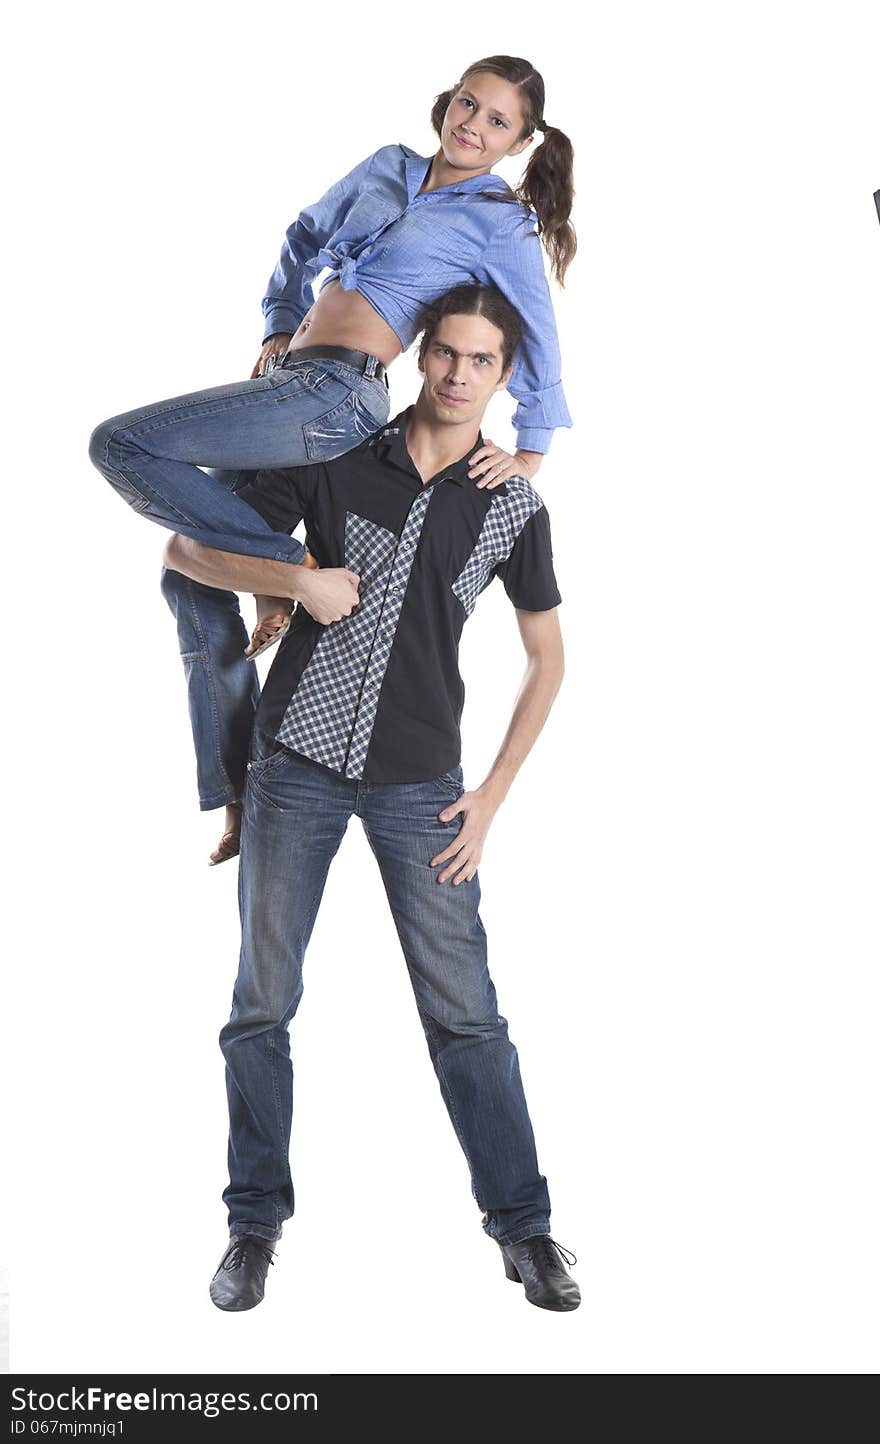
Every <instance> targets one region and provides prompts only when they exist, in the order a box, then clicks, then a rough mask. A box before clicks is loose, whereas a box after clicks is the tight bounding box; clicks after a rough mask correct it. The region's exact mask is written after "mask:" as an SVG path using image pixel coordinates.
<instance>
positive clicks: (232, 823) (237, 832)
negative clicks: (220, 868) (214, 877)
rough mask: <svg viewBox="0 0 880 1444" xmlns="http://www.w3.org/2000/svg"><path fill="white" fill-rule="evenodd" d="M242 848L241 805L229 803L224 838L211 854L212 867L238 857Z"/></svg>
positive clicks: (210, 864)
mask: <svg viewBox="0 0 880 1444" xmlns="http://www.w3.org/2000/svg"><path fill="white" fill-rule="evenodd" d="M240 848H241V803H240V802H227V804H226V818H225V825H224V829H223V836H222V837H221V839H220V841H219V842H218V844H217V846H216V847H215V849H214V851H213V852H212V853H211V860H210V863H209V866H210V867H216V866H217V864H218V862H228V861H229V859H230V858H231V857H237V856H238V853H239V850H240Z"/></svg>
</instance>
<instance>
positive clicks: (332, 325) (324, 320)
mask: <svg viewBox="0 0 880 1444" xmlns="http://www.w3.org/2000/svg"><path fill="white" fill-rule="evenodd" d="M300 346H349V347H351V349H352V350H354V351H365V352H366V354H367V355H368V356H378V358H379V360H380V361H381V362H382V364H383V365H384V366H388V365H390V363H391V362H392V361H393V360H394V358H395V356H399V355H400V353H401V351H402V350H403V347H402V346H401V344H400V341H399V340H398V338H397V336H396V335H395V334H394V332H393V331H392V329H391V327H390V326H389V325H388V322H387V321H383V320H382V317H381V316H380V315H379V312H378V311H376V310H374V308H373V307H372V306H371V305H370V303H369V301H368V300H367V299H366V297H365V296H362V295H361V293H360V291H343V289H342V287H341V286H340V284H339V281H338V280H332V281H328V283H327V285H326V286H324V288H323V290H322V291H321V293H320V295H319V296H318V299H317V301H316V302H315V304H314V305H313V306H312V309H311V310H310V311H309V312H308V313H307V314H306V316H305V319H304V320H303V322H302V325H301V326H300V328H299V330H298V331H297V332H296V335H295V336H294V337H293V340H292V341H291V343H290V349H291V351H293V350H298V349H299V347H300Z"/></svg>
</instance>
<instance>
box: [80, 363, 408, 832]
mask: <svg viewBox="0 0 880 1444" xmlns="http://www.w3.org/2000/svg"><path fill="white" fill-rule="evenodd" d="M296 357H297V352H296V351H288V353H287V355H286V356H285V358H284V360H283V361H282V363H281V365H280V366H278V367H277V368H276V369H275V370H274V371H270V372H269V374H268V375H267V376H260V377H257V378H255V379H253V380H250V381H238V382H235V383H233V384H232V385H230V386H215V387H212V388H210V389H209V390H207V391H194V392H191V393H190V394H189V395H185V396H176V397H173V398H171V399H170V400H167V401H159V402H156V403H154V404H153V405H152V406H145V407H142V408H141V409H140V410H137V411H129V412H125V413H124V414H122V415H120V416H114V417H111V418H110V419H109V420H108V421H104V422H102V423H101V425H100V426H97V427H96V428H95V430H94V432H93V433H92V438H91V443H90V447H89V452H90V455H91V458H92V461H93V462H94V464H95V465H96V466H97V468H98V470H99V471H100V472H101V473H102V475H103V476H105V477H106V478H107V480H108V481H109V482H110V484H111V486H113V488H114V489H115V490H116V491H117V492H118V493H119V495H120V496H121V497H122V498H123V499H124V500H125V501H127V502H128V503H129V505H130V506H131V507H133V508H134V510H135V511H137V512H139V513H140V514H141V515H142V516H145V517H147V518H148V519H149V520H150V521H154V522H156V523H157V524H158V525H160V526H164V527H167V528H169V529H170V530H171V531H177V532H180V533H181V535H183V536H188V537H192V538H193V539H194V540H196V541H200V542H203V543H205V544H206V545H207V546H212V547H216V548H217V549H218V550H219V551H229V552H238V553H239V554H241V555H244V556H257V557H267V558H269V560H271V561H287V562H301V561H302V559H303V556H304V555H305V548H304V547H303V545H302V543H301V542H299V541H296V540H295V539H294V538H293V537H291V536H288V535H287V534H286V533H284V532H275V531H273V530H272V528H271V526H269V524H268V522H266V521H264V520H263V518H262V517H261V516H260V515H259V513H258V512H256V511H254V509H253V507H251V506H248V504H247V503H246V502H244V501H242V500H241V499H240V498H239V497H238V495H237V494H236V488H237V487H238V486H240V485H241V484H242V482H243V481H244V480H246V479H247V478H248V477H249V476H250V475H251V474H252V473H253V472H254V471H256V470H259V469H260V468H261V467H275V468H280V467H287V466H303V465H305V464H306V463H308V462H312V461H329V460H332V459H333V458H334V457H337V456H343V455H344V454H345V452H347V451H351V450H352V449H353V448H354V447H355V446H359V445H360V443H361V442H362V441H363V440H364V439H365V437H367V436H370V435H372V433H373V432H374V431H376V430H378V428H379V427H380V426H383V425H384V423H385V422H386V421H387V420H388V411H389V397H388V390H387V387H386V386H385V384H384V382H382V381H380V380H378V379H377V378H376V376H375V374H374V372H375V364H376V363H375V358H370V359H369V360H368V362H367V363H366V370H365V372H363V373H361V372H359V371H358V369H357V368H356V367H355V366H351V365H349V364H348V363H347V362H343V361H339V360H337V359H335V358H332V357H323V358H322V357H318V358H314V357H309V358H307V359H306V360H301V361H298V360H297V359H296ZM162 591H163V594H164V596H165V599H166V601H167V602H168V604H169V606H170V607H171V610H172V612H173V613H174V615H175V617H176V619H177V629H178V643H179V646H180V653H181V657H182V660H183V664H184V668H185V671H186V678H187V690H188V696H189V710H190V719H191V721H192V727H193V740H194V742H195V749H196V764H197V771H198V786H199V802H200V806H201V807H202V808H203V809H207V808H213V807H220V806H222V805H223V804H224V803H227V802H235V801H237V800H238V799H239V798H240V797H241V790H242V786H243V782H244V769H245V766H246V763H247V754H248V743H249V738H250V731H251V725H252V722H253V711H254V707H255V705H256V700H257V697H258V695H259V684H258V681H257V672H256V668H255V667H254V665H253V663H252V662H247V661H246V660H245V658H244V657H243V656H242V653H243V651H244V648H245V647H246V646H247V642H248V637H247V632H246V630H245V627H244V623H243V622H242V620H241V615H240V612H239V608H238V600H237V598H236V596H235V594H234V593H233V592H227V591H222V590H220V589H215V588H211V587H204V586H201V585H200V584H199V583H197V582H191V581H189V579H188V578H186V577H184V576H181V575H180V573H178V572H171V571H168V570H167V569H165V570H163V575H162Z"/></svg>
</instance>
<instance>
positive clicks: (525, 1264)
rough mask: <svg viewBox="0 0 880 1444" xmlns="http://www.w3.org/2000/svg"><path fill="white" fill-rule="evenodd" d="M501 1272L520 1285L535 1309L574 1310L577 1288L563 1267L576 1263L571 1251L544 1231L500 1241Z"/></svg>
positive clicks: (579, 1293)
mask: <svg viewBox="0 0 880 1444" xmlns="http://www.w3.org/2000/svg"><path fill="white" fill-rule="evenodd" d="M500 1247H501V1252H502V1254H503V1255H504V1272H505V1273H506V1274H507V1277H508V1278H509V1279H512V1280H513V1282H514V1283H517V1284H522V1285H523V1287H524V1288H525V1291H526V1298H527V1299H528V1301H529V1303H530V1304H537V1306H538V1308H539V1309H556V1310H557V1312H559V1313H562V1312H565V1311H567V1310H568V1309H576V1308H577V1306H578V1304H579V1303H580V1301H581V1291H580V1289H579V1288H578V1286H577V1284H576V1283H575V1281H574V1279H573V1278H572V1276H571V1274H570V1273H569V1272H568V1269H567V1268H566V1267H565V1263H563V1262H562V1260H563V1259H565V1261H566V1262H567V1263H577V1259H576V1258H575V1256H574V1254H573V1253H569V1251H568V1249H564V1248H563V1247H562V1246H561V1244H558V1243H556V1241H555V1240H554V1239H552V1238H551V1237H550V1235H549V1234H546V1233H538V1234H533V1235H532V1237H531V1238H524V1239H522V1240H521V1241H520V1242H519V1243H503V1244H501V1246H500Z"/></svg>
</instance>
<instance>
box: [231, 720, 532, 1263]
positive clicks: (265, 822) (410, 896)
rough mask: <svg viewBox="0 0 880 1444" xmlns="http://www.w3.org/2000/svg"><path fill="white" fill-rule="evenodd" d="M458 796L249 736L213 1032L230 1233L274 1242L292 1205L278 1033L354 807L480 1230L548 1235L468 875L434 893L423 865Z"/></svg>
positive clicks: (287, 1102)
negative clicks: (226, 985) (225, 991)
mask: <svg viewBox="0 0 880 1444" xmlns="http://www.w3.org/2000/svg"><path fill="white" fill-rule="evenodd" d="M463 791H464V780H463V775H462V769H461V766H458V767H455V768H453V769H452V770H451V771H450V772H447V773H444V774H443V776H441V777H438V778H435V779H434V780H433V781H431V782H416V783H405V784H370V783H364V782H363V781H355V780H354V779H352V778H347V777H343V776H340V775H339V774H338V773H334V772H331V771H330V770H329V769H327V768H324V767H322V766H321V765H320V763H316V762H312V761H310V760H308V759H303V758H299V757H296V756H295V755H294V754H292V753H290V752H287V751H286V750H285V749H284V748H283V747H281V746H280V745H279V744H278V743H277V742H275V741H274V740H270V739H269V738H267V737H266V736H265V735H264V734H263V733H261V732H259V731H255V733H254V753H253V757H252V760H251V762H250V764H249V771H248V781H247V786H246V788H245V799H244V809H243V811H244V818H243V828H242V849H241V873H240V882H239V900H240V905H241V920H242V946H241V959H240V964H239V972H238V978H237V981H236V984H235V989H234V993H233V1005H232V1015H231V1017H230V1019H229V1022H228V1023H227V1025H226V1026H225V1027H224V1028H223V1030H222V1032H221V1034H220V1046H221V1048H222V1051H223V1054H224V1057H225V1059H226V1085H227V1094H228V1101H229V1122H230V1131H229V1179H230V1181H229V1185H228V1187H227V1188H226V1189H225V1190H224V1193H223V1199H224V1202H225V1203H226V1205H227V1208H228V1211H229V1225H230V1232H231V1233H233V1234H235V1233H256V1234H258V1235H260V1236H261V1237H263V1238H267V1239H273V1238H276V1237H277V1236H278V1234H279V1232H280V1230H281V1226H282V1224H283V1223H284V1221H285V1219H287V1218H290V1217H291V1216H292V1214H293V1211H294V1190H293V1182H292V1178H291V1171H290V1162H289V1146H290V1130H291V1118H292V1102H293V1088H292V1083H293V1069H292V1065H291V1059H290V1039H289V1035H288V1025H289V1023H290V1021H291V1019H292V1018H293V1017H294V1015H295V1013H296V1010H297V1007H298V1005H299V1000H300V997H301V996H302V987H303V982H302V967H303V957H304V954H305V950H306V947H307V945H308V942H309V938H310V936H311V933H312V928H313V926H314V922H315V918H316V915H317V912H318V907H319V904H320V901H321V896H322V894H323V891H324V884H325V882H326V879H327V874H328V871H329V868H330V863H331V861H332V859H333V857H334V856H335V854H336V852H337V850H338V848H339V845H340V843H341V841H342V838H343V836H344V834H345V830H346V827H347V826H348V820H349V818H350V817H351V815H352V813H356V814H357V816H358V817H359V818H360V819H361V822H362V824H363V827H364V831H365V833H366V835H367V839H368V841H369V844H370V847H371V848H372V851H373V853H374V855H375V857H376V860H377V862H378V865H379V871H380V873H381V877H382V881H383V883H384V886H385V891H386V894H387V897H388V901H389V903H390V905H391V910H392V914H393V916H394V921H395V925H396V927H397V932H398V936H399V938H400V942H401V946H402V948H403V953H404V957H405V959H406V965H407V968H408V970H409V976H410V981H411V983H412V986H413V990H414V992H415V998H416V1004H417V1007H418V1012H419V1017H420V1019H421V1023H422V1027H423V1029H424V1032H425V1037H426V1040H427V1045H428V1052H429V1055H430V1058H431V1061H432V1063H433V1065H434V1070H435V1072H436V1075H437V1080H438V1082H439V1085H440V1091H441V1094H442V1096H443V1100H444V1103H445V1104H446V1108H447V1110H448V1112H449V1116H450V1119H451V1121H452V1125H453V1128H454V1129H455V1132H456V1135H457V1137H458V1140H459V1143H460V1144H461V1147H462V1150H463V1151H464V1155H465V1158H466V1160H467V1164H468V1167H469V1170H470V1175H471V1187H472V1192H473V1195H474V1197H475V1199H476V1201H477V1204H478V1205H479V1207H480V1209H481V1210H482V1211H483V1227H484V1229H485V1230H486V1232H487V1233H488V1234H489V1235H490V1236H491V1237H492V1238H495V1239H497V1240H498V1241H499V1242H501V1243H515V1242H518V1241H519V1240H520V1239H523V1238H527V1237H529V1236H530V1235H532V1234H538V1233H549V1231H550V1199H549V1195H548V1191H547V1180H546V1179H545V1178H544V1176H543V1175H542V1174H541V1173H540V1172H539V1170H538V1161H537V1156H536V1151H535V1140H534V1135H533V1132H532V1125H531V1122H530V1119H529V1114H528V1109H527V1107H526V1100H525V1095H524V1092H523V1085H522V1080H521V1077H520V1069H519V1060H518V1056H517V1052H516V1049H515V1047H514V1046H513V1044H512V1043H511V1041H510V1039H509V1037H508V1033H507V1022H506V1020H505V1019H504V1018H503V1017H501V1016H500V1015H499V1013H498V1005H497V999H496V995H495V989H494V986H493V984H492V980H491V978H490V976H489V971H488V967H487V947H486V934H485V931H484V928H483V924H482V922H481V920H480V915H479V911H478V908H479V902H480V884H479V879H478V876H477V875H475V876H474V877H473V878H472V879H471V880H470V881H469V882H466V883H461V884H460V885H458V886H457V887H456V886H453V884H452V882H451V880H450V881H448V882H445V883H438V882H437V877H438V874H439V873H440V871H441V869H440V867H435V868H431V867H429V862H430V859H431V858H432V857H434V856H435V854H436V853H438V852H440V851H441V850H442V849H443V848H444V847H445V846H446V845H448V843H449V842H450V841H451V840H452V839H453V838H454V837H455V835H456V833H457V832H458V831H459V829H460V828H461V825H462V818H461V816H460V815H459V816H458V817H456V818H454V819H453V820H452V821H451V822H445V823H444V822H441V821H440V820H439V819H438V816H437V814H438V812H440V811H441V810H442V809H443V808H444V807H446V806H448V805H449V803H450V802H453V801H454V800H455V799H456V798H457V797H459V796H460V795H461V793H462V792H463ZM327 965H328V966H329V961H328V963H327ZM379 1182H380V1180H377V1183H379Z"/></svg>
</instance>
